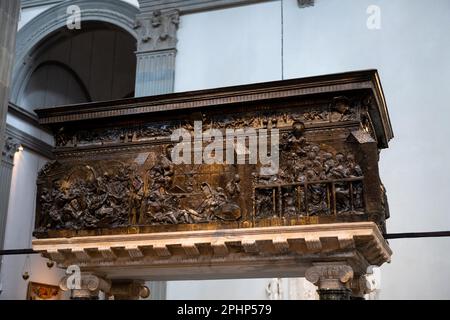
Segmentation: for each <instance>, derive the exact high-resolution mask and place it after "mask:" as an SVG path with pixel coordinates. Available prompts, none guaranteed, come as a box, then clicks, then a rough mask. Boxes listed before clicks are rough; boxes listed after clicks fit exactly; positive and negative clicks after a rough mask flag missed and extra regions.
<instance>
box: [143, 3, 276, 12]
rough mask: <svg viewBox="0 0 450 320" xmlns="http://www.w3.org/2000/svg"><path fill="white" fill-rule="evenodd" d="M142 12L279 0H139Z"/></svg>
mask: <svg viewBox="0 0 450 320" xmlns="http://www.w3.org/2000/svg"><path fill="white" fill-rule="evenodd" d="M138 1H139V7H140V9H141V12H142V13H145V12H151V11H155V10H161V11H165V10H175V9H176V10H179V11H180V13H182V14H183V13H184V14H186V13H193V12H200V11H208V10H217V9H225V8H231V7H236V6H243V5H249V4H256V3H262V2H269V1H278V0H138Z"/></svg>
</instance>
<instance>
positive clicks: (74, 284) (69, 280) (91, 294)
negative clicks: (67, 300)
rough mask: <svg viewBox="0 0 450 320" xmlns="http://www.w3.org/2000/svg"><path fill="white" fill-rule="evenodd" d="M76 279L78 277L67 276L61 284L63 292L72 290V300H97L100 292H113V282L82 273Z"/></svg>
mask: <svg viewBox="0 0 450 320" xmlns="http://www.w3.org/2000/svg"><path fill="white" fill-rule="evenodd" d="M74 277H75V278H74ZM76 277H77V276H76V275H66V276H65V277H63V278H62V279H61V281H60V283H59V287H60V288H61V290H63V291H69V290H71V299H72V300H97V299H98V294H99V293H100V291H103V292H104V293H106V294H108V293H109V292H110V291H111V281H109V280H107V279H103V278H101V277H99V276H97V275H95V274H92V273H81V275H79V278H78V279H77V278H76Z"/></svg>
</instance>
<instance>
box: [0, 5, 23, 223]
mask: <svg viewBox="0 0 450 320" xmlns="http://www.w3.org/2000/svg"><path fill="white" fill-rule="evenodd" d="M19 12H20V1H19V0H14V1H0V61H1V63H0V149H2V148H3V145H4V143H5V141H4V134H5V128H6V123H5V122H6V114H7V112H8V100H9V91H10V83H11V72H12V67H13V60H14V53H15V46H16V33H17V23H18V21H19ZM0 157H1V155H0ZM0 231H1V230H0Z"/></svg>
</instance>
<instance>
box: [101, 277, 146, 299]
mask: <svg viewBox="0 0 450 320" xmlns="http://www.w3.org/2000/svg"><path fill="white" fill-rule="evenodd" d="M109 296H114V300H139V299H140V298H142V299H147V298H149V297H150V289H149V288H148V287H146V286H145V282H144V281H134V280H114V281H113V282H112V287H111V292H110V293H109Z"/></svg>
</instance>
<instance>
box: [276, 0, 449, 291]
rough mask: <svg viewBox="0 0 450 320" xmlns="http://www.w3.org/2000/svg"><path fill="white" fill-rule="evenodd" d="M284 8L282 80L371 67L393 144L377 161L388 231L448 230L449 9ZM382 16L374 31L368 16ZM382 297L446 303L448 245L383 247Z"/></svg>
mask: <svg viewBox="0 0 450 320" xmlns="http://www.w3.org/2000/svg"><path fill="white" fill-rule="evenodd" d="M296 2H297V1H296V0H285V1H284V5H285V10H284V11H285V27H286V30H285V67H286V68H285V70H286V78H294V77H303V76H309V75H317V74H327V73H336V72H342V71H348V70H357V69H368V68H376V69H378V70H379V72H380V76H381V81H382V84H383V87H384V91H385V95H386V99H387V103H388V108H389V112H390V116H391V121H392V125H393V127H394V133H395V139H394V140H393V141H392V143H391V146H390V149H389V150H384V151H383V152H382V154H381V162H380V169H381V172H380V174H381V177H382V179H383V181H384V183H385V185H386V188H387V190H388V197H389V204H390V209H391V216H392V218H391V219H390V220H389V221H388V231H389V232H392V233H395V232H409V231H437V230H450V215H448V210H447V198H448V194H449V193H450V185H449V183H448V181H449V180H450V170H448V168H447V167H448V163H449V162H450V151H449V149H448V148H447V146H448V144H449V143H448V138H449V137H450V127H449V125H448V120H449V119H450V109H449V108H448V105H447V101H448V92H449V89H450V88H449V85H448V79H449V78H450V62H449V60H448V56H449V55H450V38H449V36H448V32H447V30H450V20H449V19H448V17H449V15H450V2H449V1H447V0H435V1H421V0H383V1H374V0H359V1H353V0H317V1H316V6H315V7H312V8H307V9H302V10H299V9H298V8H297V4H296ZM372 4H376V5H378V6H379V7H380V9H381V29H380V30H369V29H367V27H366V20H367V17H368V15H367V14H366V9H367V7H368V6H369V5H372ZM390 243H391V246H392V249H393V251H394V256H393V260H392V263H391V264H390V265H386V266H384V267H383V268H382V275H381V277H382V281H381V292H380V297H381V298H385V299H397V298H398V299H415V298H447V299H448V298H450V288H449V287H448V285H447V284H448V283H449V281H450V256H449V254H448V248H449V247H450V239H448V238H445V239H427V240H424V239H419V240H392V241H390Z"/></svg>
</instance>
